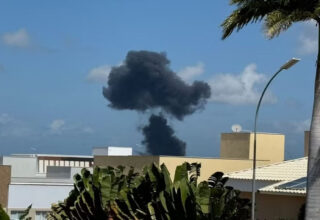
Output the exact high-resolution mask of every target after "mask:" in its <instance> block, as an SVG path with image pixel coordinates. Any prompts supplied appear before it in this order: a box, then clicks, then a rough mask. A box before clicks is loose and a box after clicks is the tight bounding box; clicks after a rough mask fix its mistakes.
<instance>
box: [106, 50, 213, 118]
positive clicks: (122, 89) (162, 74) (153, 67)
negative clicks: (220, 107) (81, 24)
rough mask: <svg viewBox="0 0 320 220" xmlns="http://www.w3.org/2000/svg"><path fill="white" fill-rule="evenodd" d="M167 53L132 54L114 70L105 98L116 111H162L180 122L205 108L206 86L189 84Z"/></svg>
mask: <svg viewBox="0 0 320 220" xmlns="http://www.w3.org/2000/svg"><path fill="white" fill-rule="evenodd" d="M169 64H170V61H169V60H168V59H167V58H166V55H165V54H164V53H156V52H150V51H130V52H128V54H127V57H126V59H125V61H124V64H123V65H121V66H118V67H114V68H112V70H111V72H110V75H109V80H108V87H107V88H103V95H104V97H105V98H107V99H108V100H109V101H110V107H112V108H115V109H130V110H137V111H145V110H147V109H152V108H161V109H162V110H163V111H164V112H166V113H168V114H170V115H173V116H174V117H176V118H177V119H179V120H182V119H183V117H184V116H186V115H188V114H192V113H193V112H195V111H196V110H197V109H199V108H201V107H203V106H204V104H205V103H206V100H207V99H208V98H209V97H210V87H209V85H208V84H207V83H204V82H199V81H196V82H194V83H193V84H192V85H188V84H186V83H185V82H184V81H183V80H182V79H181V78H179V77H178V76H177V75H176V74H175V73H174V72H173V71H172V70H170V68H169Z"/></svg>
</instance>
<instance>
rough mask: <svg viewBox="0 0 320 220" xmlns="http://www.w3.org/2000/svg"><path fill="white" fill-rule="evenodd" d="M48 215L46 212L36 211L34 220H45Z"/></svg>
mask: <svg viewBox="0 0 320 220" xmlns="http://www.w3.org/2000/svg"><path fill="white" fill-rule="evenodd" d="M48 213H49V212H47V211H37V212H36V220H46V219H47V218H46V217H47V214H48Z"/></svg>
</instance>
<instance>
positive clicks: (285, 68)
mask: <svg viewBox="0 0 320 220" xmlns="http://www.w3.org/2000/svg"><path fill="white" fill-rule="evenodd" d="M299 61H300V59H297V58H292V59H291V60H289V61H288V62H286V63H285V64H284V65H283V66H281V67H280V69H279V70H278V71H277V72H276V73H275V74H274V75H273V76H272V77H271V79H270V80H269V82H268V83H267V85H266V86H265V88H264V89H263V91H262V94H261V96H260V99H259V102H258V105H257V108H256V115H255V118H254V129H253V133H254V137H253V168H252V207H251V219H252V220H255V202H256V193H255V191H256V162H257V119H258V113H259V109H260V105H261V101H262V98H263V96H264V93H265V92H266V90H267V88H268V87H269V85H270V84H271V82H272V81H273V79H274V78H275V77H276V76H277V75H278V74H279V73H280V72H281V71H282V70H288V69H289V68H290V67H292V66H293V65H295V64H296V63H297V62H299Z"/></svg>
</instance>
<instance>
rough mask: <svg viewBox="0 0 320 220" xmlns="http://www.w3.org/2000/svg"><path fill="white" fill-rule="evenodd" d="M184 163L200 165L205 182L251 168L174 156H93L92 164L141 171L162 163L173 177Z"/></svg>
mask: <svg viewBox="0 0 320 220" xmlns="http://www.w3.org/2000/svg"><path fill="white" fill-rule="evenodd" d="M184 162H189V163H195V162H197V163H201V174H200V179H199V180H200V181H202V180H207V179H208V178H209V177H210V176H211V175H212V174H213V173H214V172H216V171H221V172H224V173H227V172H232V171H237V170H242V169H247V168H251V167H252V160H240V159H220V158H200V157H199V158H195V157H174V156H127V157H122V156H95V157H94V164H95V165H96V166H112V167H117V166H119V165H122V166H126V167H130V166H133V167H134V168H135V169H136V170H137V171H139V170H142V168H143V167H144V166H146V165H150V164H152V163H155V164H157V165H160V164H162V163H164V164H165V165H166V166H167V168H168V170H169V172H170V175H171V178H173V177H174V173H175V169H176V167H177V166H178V165H181V164H183V163H184ZM269 163H270V161H257V165H258V166H259V165H266V164H269Z"/></svg>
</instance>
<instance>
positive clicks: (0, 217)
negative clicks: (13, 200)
mask: <svg viewBox="0 0 320 220" xmlns="http://www.w3.org/2000/svg"><path fill="white" fill-rule="evenodd" d="M0 220H10V217H9V215H8V214H7V213H6V211H4V209H3V208H2V206H1V204H0Z"/></svg>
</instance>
